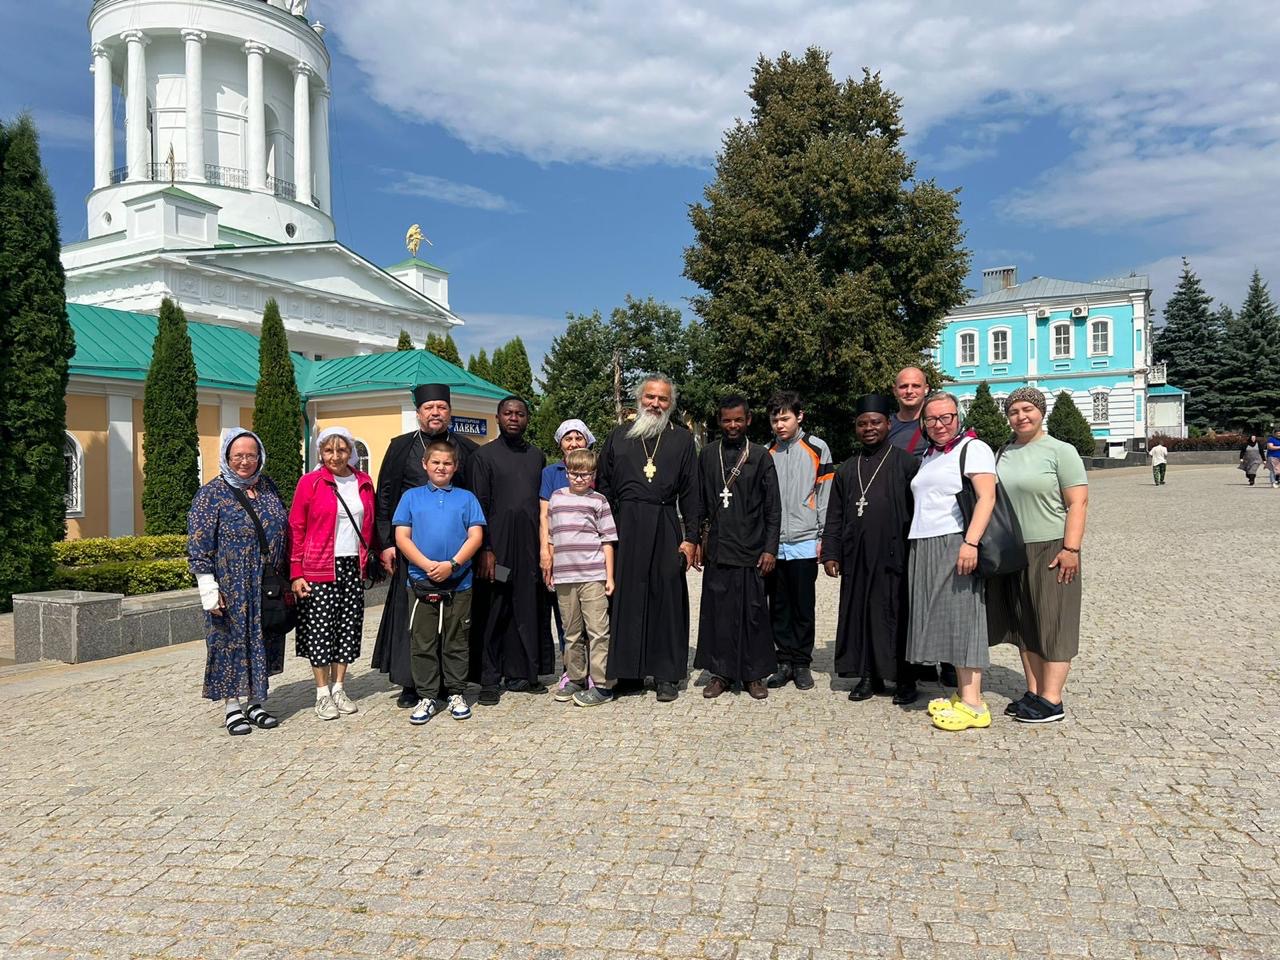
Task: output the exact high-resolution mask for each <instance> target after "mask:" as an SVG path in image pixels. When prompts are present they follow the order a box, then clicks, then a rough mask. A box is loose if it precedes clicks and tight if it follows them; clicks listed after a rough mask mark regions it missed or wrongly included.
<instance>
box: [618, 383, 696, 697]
mask: <svg viewBox="0 0 1280 960" xmlns="http://www.w3.org/2000/svg"><path fill="white" fill-rule="evenodd" d="M675 399H676V392H675V387H674V386H673V385H672V383H671V381H670V380H668V379H667V378H666V377H664V376H661V375H656V374H655V375H654V376H652V377H649V378H648V379H647V380H646V381H645V382H644V383H642V384H641V385H640V388H639V390H638V391H637V392H636V400H637V402H638V404H639V408H640V409H639V414H638V415H637V417H636V419H635V422H634V423H632V424H630V425H623V426H620V427H617V428H615V429H614V431H613V432H612V433H610V434H609V437H608V439H607V440H605V442H604V446H603V447H602V448H601V450H600V458H599V460H598V462H597V465H596V489H597V490H598V491H599V492H600V493H602V494H604V496H605V497H607V498H608V500H609V506H610V508H611V509H612V510H613V516H614V520H615V521H616V523H617V526H618V546H617V561H616V565H615V566H616V569H615V571H614V582H615V584H616V586H615V588H614V593H613V598H612V601H613V603H612V608H611V610H610V617H609V623H610V626H609V668H608V676H609V679H610V680H621V681H623V686H624V688H625V686H627V685H628V684H634V683H635V682H636V681H643V680H644V679H645V677H653V679H654V682H655V687H656V690H657V697H658V699H659V700H660V701H662V702H663V703H669V702H671V701H672V700H675V699H676V697H677V696H678V695H679V693H678V687H679V684H680V681H682V680H684V679H685V677H686V676H688V672H689V587H688V584H687V583H686V581H685V571H686V570H687V569H688V568H689V567H690V566H692V565H693V562H694V560H695V559H696V555H697V550H696V544H697V534H698V524H699V521H700V518H701V516H702V504H701V498H700V497H699V495H698V456H697V453H696V451H695V450H694V446H693V436H692V435H691V434H690V433H689V431H688V430H686V429H685V428H684V427H683V426H677V425H676V424H675V423H672V422H671V410H672V407H673V405H674V403H675ZM677 503H678V504H679V507H680V513H679V515H678V516H677V514H676V505H677ZM616 689H617V688H616V687H615V690H616Z"/></svg>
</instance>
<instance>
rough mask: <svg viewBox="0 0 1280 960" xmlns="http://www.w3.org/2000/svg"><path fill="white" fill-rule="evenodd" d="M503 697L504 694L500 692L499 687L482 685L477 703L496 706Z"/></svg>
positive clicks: (483, 705) (484, 705)
mask: <svg viewBox="0 0 1280 960" xmlns="http://www.w3.org/2000/svg"><path fill="white" fill-rule="evenodd" d="M501 699H502V694H500V693H499V692H498V688H497V687H481V688H480V697H479V699H478V700H476V703H478V704H480V706H482V707H496V706H497V705H498V702H499V701H500V700H501Z"/></svg>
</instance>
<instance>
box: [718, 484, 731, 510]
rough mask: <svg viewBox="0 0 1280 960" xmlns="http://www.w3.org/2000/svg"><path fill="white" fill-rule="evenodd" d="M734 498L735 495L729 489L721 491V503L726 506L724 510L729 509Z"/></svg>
mask: <svg viewBox="0 0 1280 960" xmlns="http://www.w3.org/2000/svg"><path fill="white" fill-rule="evenodd" d="M732 496H733V493H732V491H730V489H729V488H728V487H725V488H724V489H723V490H721V491H720V502H721V503H723V504H724V508H725V509H726V510H728V509H729V498H730V497H732Z"/></svg>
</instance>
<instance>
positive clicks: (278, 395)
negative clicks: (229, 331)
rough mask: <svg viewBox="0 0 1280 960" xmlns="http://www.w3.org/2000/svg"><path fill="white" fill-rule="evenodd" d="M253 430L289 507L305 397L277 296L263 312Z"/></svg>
mask: <svg viewBox="0 0 1280 960" xmlns="http://www.w3.org/2000/svg"><path fill="white" fill-rule="evenodd" d="M253 432H254V433H256V434H257V435H258V436H259V437H261V438H262V445H263V446H264V447H265V448H266V451H267V469H266V473H267V474H268V476H270V477H271V479H272V480H274V481H275V482H276V486H277V487H279V488H280V497H281V499H283V500H284V502H285V505H286V506H287V505H288V504H289V503H291V502H292V501H293V491H294V489H295V488H296V487H297V486H298V479H299V478H300V477H301V476H302V396H301V395H300V394H299V393H298V382H297V380H296V379H295V378H294V372H293V359H292V358H291V357H290V356H289V341H288V339H287V338H286V336H285V332H284V321H283V320H282V319H281V318H280V307H279V306H278V305H277V304H276V302H275V300H274V299H272V300H268V301H267V307H266V309H265V310H264V311H263V312H262V333H261V338H260V339H259V341H258V391H257V394H256V396H255V397H254V401H253Z"/></svg>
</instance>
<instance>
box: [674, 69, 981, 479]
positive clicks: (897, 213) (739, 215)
mask: <svg viewBox="0 0 1280 960" xmlns="http://www.w3.org/2000/svg"><path fill="white" fill-rule="evenodd" d="M748 92H749V94H750V97H751V100H752V104H753V105H752V110H751V116H750V119H748V120H746V121H742V120H740V121H738V122H737V123H736V124H735V125H734V126H733V127H732V128H731V129H730V130H729V131H728V132H727V133H726V134H725V137H724V146H723V149H722V151H721V153H720V155H719V156H718V158H717V162H716V176H715V180H714V181H712V182H711V183H710V184H709V185H708V186H707V187H706V189H705V191H704V196H705V201H706V202H705V203H699V204H695V205H694V206H693V207H692V209H691V210H690V219H691V220H692V223H693V228H694V233H695V239H694V243H693V245H692V246H691V247H689V248H688V249H687V250H686V251H685V276H687V277H688V278H689V279H690V280H692V281H693V282H694V283H696V284H697V285H698V286H699V287H701V288H702V290H703V291H704V292H703V293H702V294H701V295H699V296H696V297H694V298H693V300H692V303H693V307H694V310H695V311H696V312H697V313H698V315H699V316H700V317H701V318H702V321H703V323H704V324H705V326H706V334H707V336H706V340H705V347H706V355H705V357H703V358H701V360H700V371H699V373H700V376H701V377H703V378H705V380H706V382H707V383H708V384H709V385H710V387H711V388H713V389H718V388H724V387H729V386H734V387H737V388H740V389H742V390H743V391H744V392H745V393H746V394H747V395H748V396H750V397H753V398H756V397H767V396H768V395H770V394H772V393H773V392H774V391H775V390H777V389H779V388H785V387H789V388H793V389H796V390H798V391H799V392H800V393H801V394H802V395H803V397H804V398H805V402H806V409H807V413H806V423H810V424H813V425H814V427H815V428H816V429H817V430H819V431H822V430H823V429H825V430H826V431H827V434H828V435H827V436H826V439H827V440H828V441H829V442H831V444H832V446H833V448H835V451H836V453H837V455H838V456H839V455H843V453H844V452H847V451H848V450H849V449H850V447H851V445H852V437H851V433H852V431H850V430H849V429H848V421H849V416H850V411H851V410H852V408H853V404H854V401H855V399H856V398H857V397H858V396H859V395H860V394H863V393H866V392H868V391H870V390H883V389H886V388H887V387H888V386H889V385H890V384H891V383H892V380H893V375H894V373H895V372H896V371H897V370H898V369H899V368H900V367H902V366H904V365H906V364H908V363H919V362H920V360H921V354H922V352H923V351H924V350H925V349H927V348H928V347H929V346H930V345H931V344H932V343H933V341H934V339H935V337H936V336H937V334H938V331H939V329H940V323H941V320H942V318H943V316H945V315H946V313H947V311H948V310H950V309H951V308H953V307H955V306H956V305H957V304H959V303H962V302H963V301H964V298H965V288H964V279H965V275H966V274H967V273H968V268H969V256H968V253H967V252H966V251H965V250H964V249H963V246H962V241H963V233H962V231H961V227H960V219H959V200H958V198H957V196H956V194H955V193H954V192H951V191H947V190H943V189H941V188H940V187H938V186H937V185H936V184H935V183H934V182H933V181H931V180H924V181H921V180H916V179H915V164H914V163H913V161H912V160H911V159H910V158H909V157H908V156H907V154H906V151H905V150H904V149H903V144H902V140H903V137H904V136H905V130H904V128H903V124H902V120H901V116H900V107H901V101H900V100H899V98H898V97H897V96H896V95H895V94H893V93H892V92H891V91H890V90H888V89H886V88H885V87H884V85H883V84H882V83H881V81H880V77H879V75H877V74H872V73H870V72H868V71H864V72H863V75H862V77H861V78H860V79H854V78H848V79H846V80H844V81H837V80H835V79H834V78H833V77H832V75H831V70H830V66H829V57H828V55H827V54H826V53H824V52H823V51H821V50H819V49H816V48H810V49H809V50H807V51H806V52H805V54H804V55H803V56H802V57H793V56H791V55H790V54H787V53H783V54H782V55H781V56H780V57H778V59H777V60H769V59H767V58H765V57H761V58H760V59H759V60H758V61H757V63H756V67H755V73H754V77H753V80H752V83H751V87H750V90H749V91H748Z"/></svg>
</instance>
